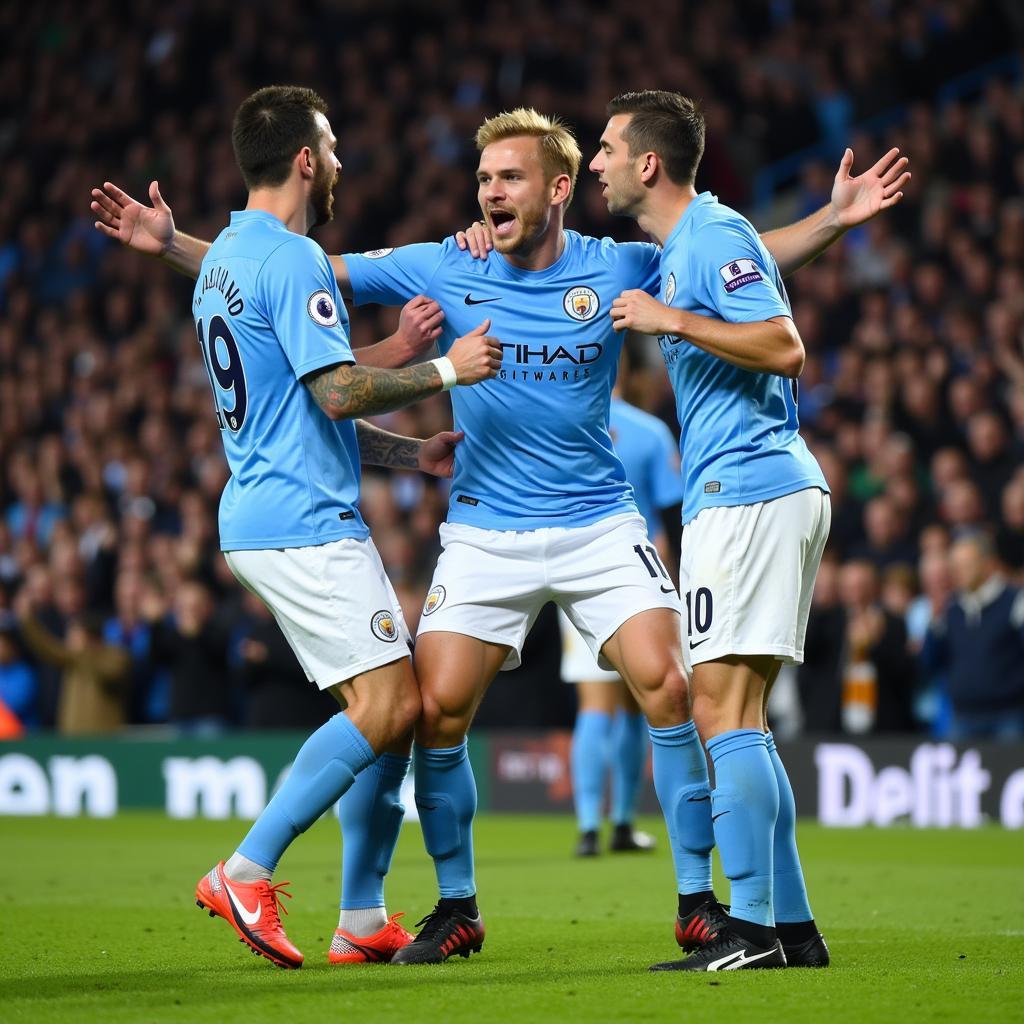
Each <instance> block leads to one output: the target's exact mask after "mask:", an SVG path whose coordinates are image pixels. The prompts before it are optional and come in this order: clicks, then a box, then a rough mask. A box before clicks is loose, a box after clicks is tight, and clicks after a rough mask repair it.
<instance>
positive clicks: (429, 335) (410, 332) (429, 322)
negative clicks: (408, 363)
mask: <svg viewBox="0 0 1024 1024" xmlns="http://www.w3.org/2000/svg"><path fill="white" fill-rule="evenodd" d="M443 322H444V311H443V310H442V309H441V307H440V306H439V305H438V304H437V303H436V302H435V301H434V300H433V299H428V298H427V297H426V295H417V296H416V297H415V298H414V299H410V300H409V301H408V302H407V303H406V304H405V305H404V306H403V307H402V312H401V314H400V315H399V317H398V333H399V335H400V336H401V338H402V341H403V342H405V344H406V345H407V346H408V347H409V352H410V355H409V358H410V359H414V358H415V357H416V356H418V355H422V354H423V353H424V352H425V351H426V350H427V349H428V348H430V346H431V345H433V344H434V342H435V341H437V339H438V338H439V337H440V336H441V324H442V323H443Z"/></svg>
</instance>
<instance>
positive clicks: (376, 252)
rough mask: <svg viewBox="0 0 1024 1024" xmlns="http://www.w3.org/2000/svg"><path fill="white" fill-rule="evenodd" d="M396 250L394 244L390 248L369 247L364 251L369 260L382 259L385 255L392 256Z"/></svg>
mask: <svg viewBox="0 0 1024 1024" xmlns="http://www.w3.org/2000/svg"><path fill="white" fill-rule="evenodd" d="M394 251H395V247H394V246H392V247H391V248H390V249H369V250H367V251H366V252H364V253H363V255H364V256H365V257H366V258H367V259H368V260H382V259H384V257H385V256H390V255H391V254H392V253H393V252H394Z"/></svg>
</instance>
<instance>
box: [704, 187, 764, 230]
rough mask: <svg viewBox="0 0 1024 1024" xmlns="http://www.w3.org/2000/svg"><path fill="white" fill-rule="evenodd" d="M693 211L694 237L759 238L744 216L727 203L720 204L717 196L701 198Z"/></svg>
mask: <svg viewBox="0 0 1024 1024" xmlns="http://www.w3.org/2000/svg"><path fill="white" fill-rule="evenodd" d="M700 199H701V200H702V201H701V202H699V203H698V204H697V205H696V207H695V209H694V211H693V220H692V228H691V233H692V235H700V236H701V237H702V238H706V239H710V238H714V237H719V236H721V237H737V236H745V237H747V238H758V237H759V236H758V233H757V229H756V228H755V227H754V225H753V224H751V223H750V221H749V220H747V218H746V217H744V216H743V214H742V213H740V212H739V210H734V209H733V208H732V207H731V206H726V205H725V203H720V202H719V201H718V198H717V197H716V196H710V195H709V196H704V195H702V196H701V197H700Z"/></svg>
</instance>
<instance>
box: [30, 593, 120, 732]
mask: <svg viewBox="0 0 1024 1024" xmlns="http://www.w3.org/2000/svg"><path fill="white" fill-rule="evenodd" d="M15 608H16V610H17V614H18V623H19V625H20V627H21V635H22V638H23V639H24V641H25V643H26V644H27V645H28V647H29V648H30V650H31V651H32V653H33V654H35V656H36V657H37V658H38V659H39V660H40V661H42V662H44V663H46V664H49V665H53V666H55V667H56V668H58V669H59V670H60V673H61V675H60V691H59V697H58V702H57V722H56V725H57V731H58V732H61V733H63V734H65V735H67V736H72V735H79V734H84V733H106V732H115V731H117V730H118V729H120V728H121V727H122V726H123V725H124V724H125V722H126V721H127V714H126V704H127V700H126V698H127V689H128V685H129V674H128V673H129V659H128V656H127V654H125V652H124V651H122V650H121V649H120V648H118V647H113V646H111V645H110V644H107V643H104V641H103V635H102V627H103V623H102V620H101V619H100V617H99V616H98V615H97V614H96V613H95V612H88V611H81V612H78V613H77V614H76V615H74V617H72V618H71V619H70V621H69V624H68V629H67V634H66V637H65V639H64V640H61V639H59V638H58V637H56V636H55V635H54V634H53V633H52V632H50V630H48V629H47V628H46V626H45V625H43V623H42V622H41V621H40V620H39V619H38V618H37V617H36V614H35V609H34V606H33V602H32V597H31V594H30V592H29V591H28V590H24V591H22V592H21V593H20V594H19V595H18V598H17V599H16V602H15Z"/></svg>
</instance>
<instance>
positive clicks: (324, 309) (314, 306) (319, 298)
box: [306, 289, 338, 327]
mask: <svg viewBox="0 0 1024 1024" xmlns="http://www.w3.org/2000/svg"><path fill="white" fill-rule="evenodd" d="M306 312H307V313H308V314H309V318H310V320H312V321H313V323H315V324H319V325H320V326H321V327H333V326H334V325H335V324H336V323H337V322H338V307H337V306H336V305H335V304H334V297H333V296H332V295H331V293H330V292H328V291H325V290H323V289H321V290H320V291H318V292H313V294H312V295H310V297H309V298H308V299H307V300H306Z"/></svg>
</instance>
